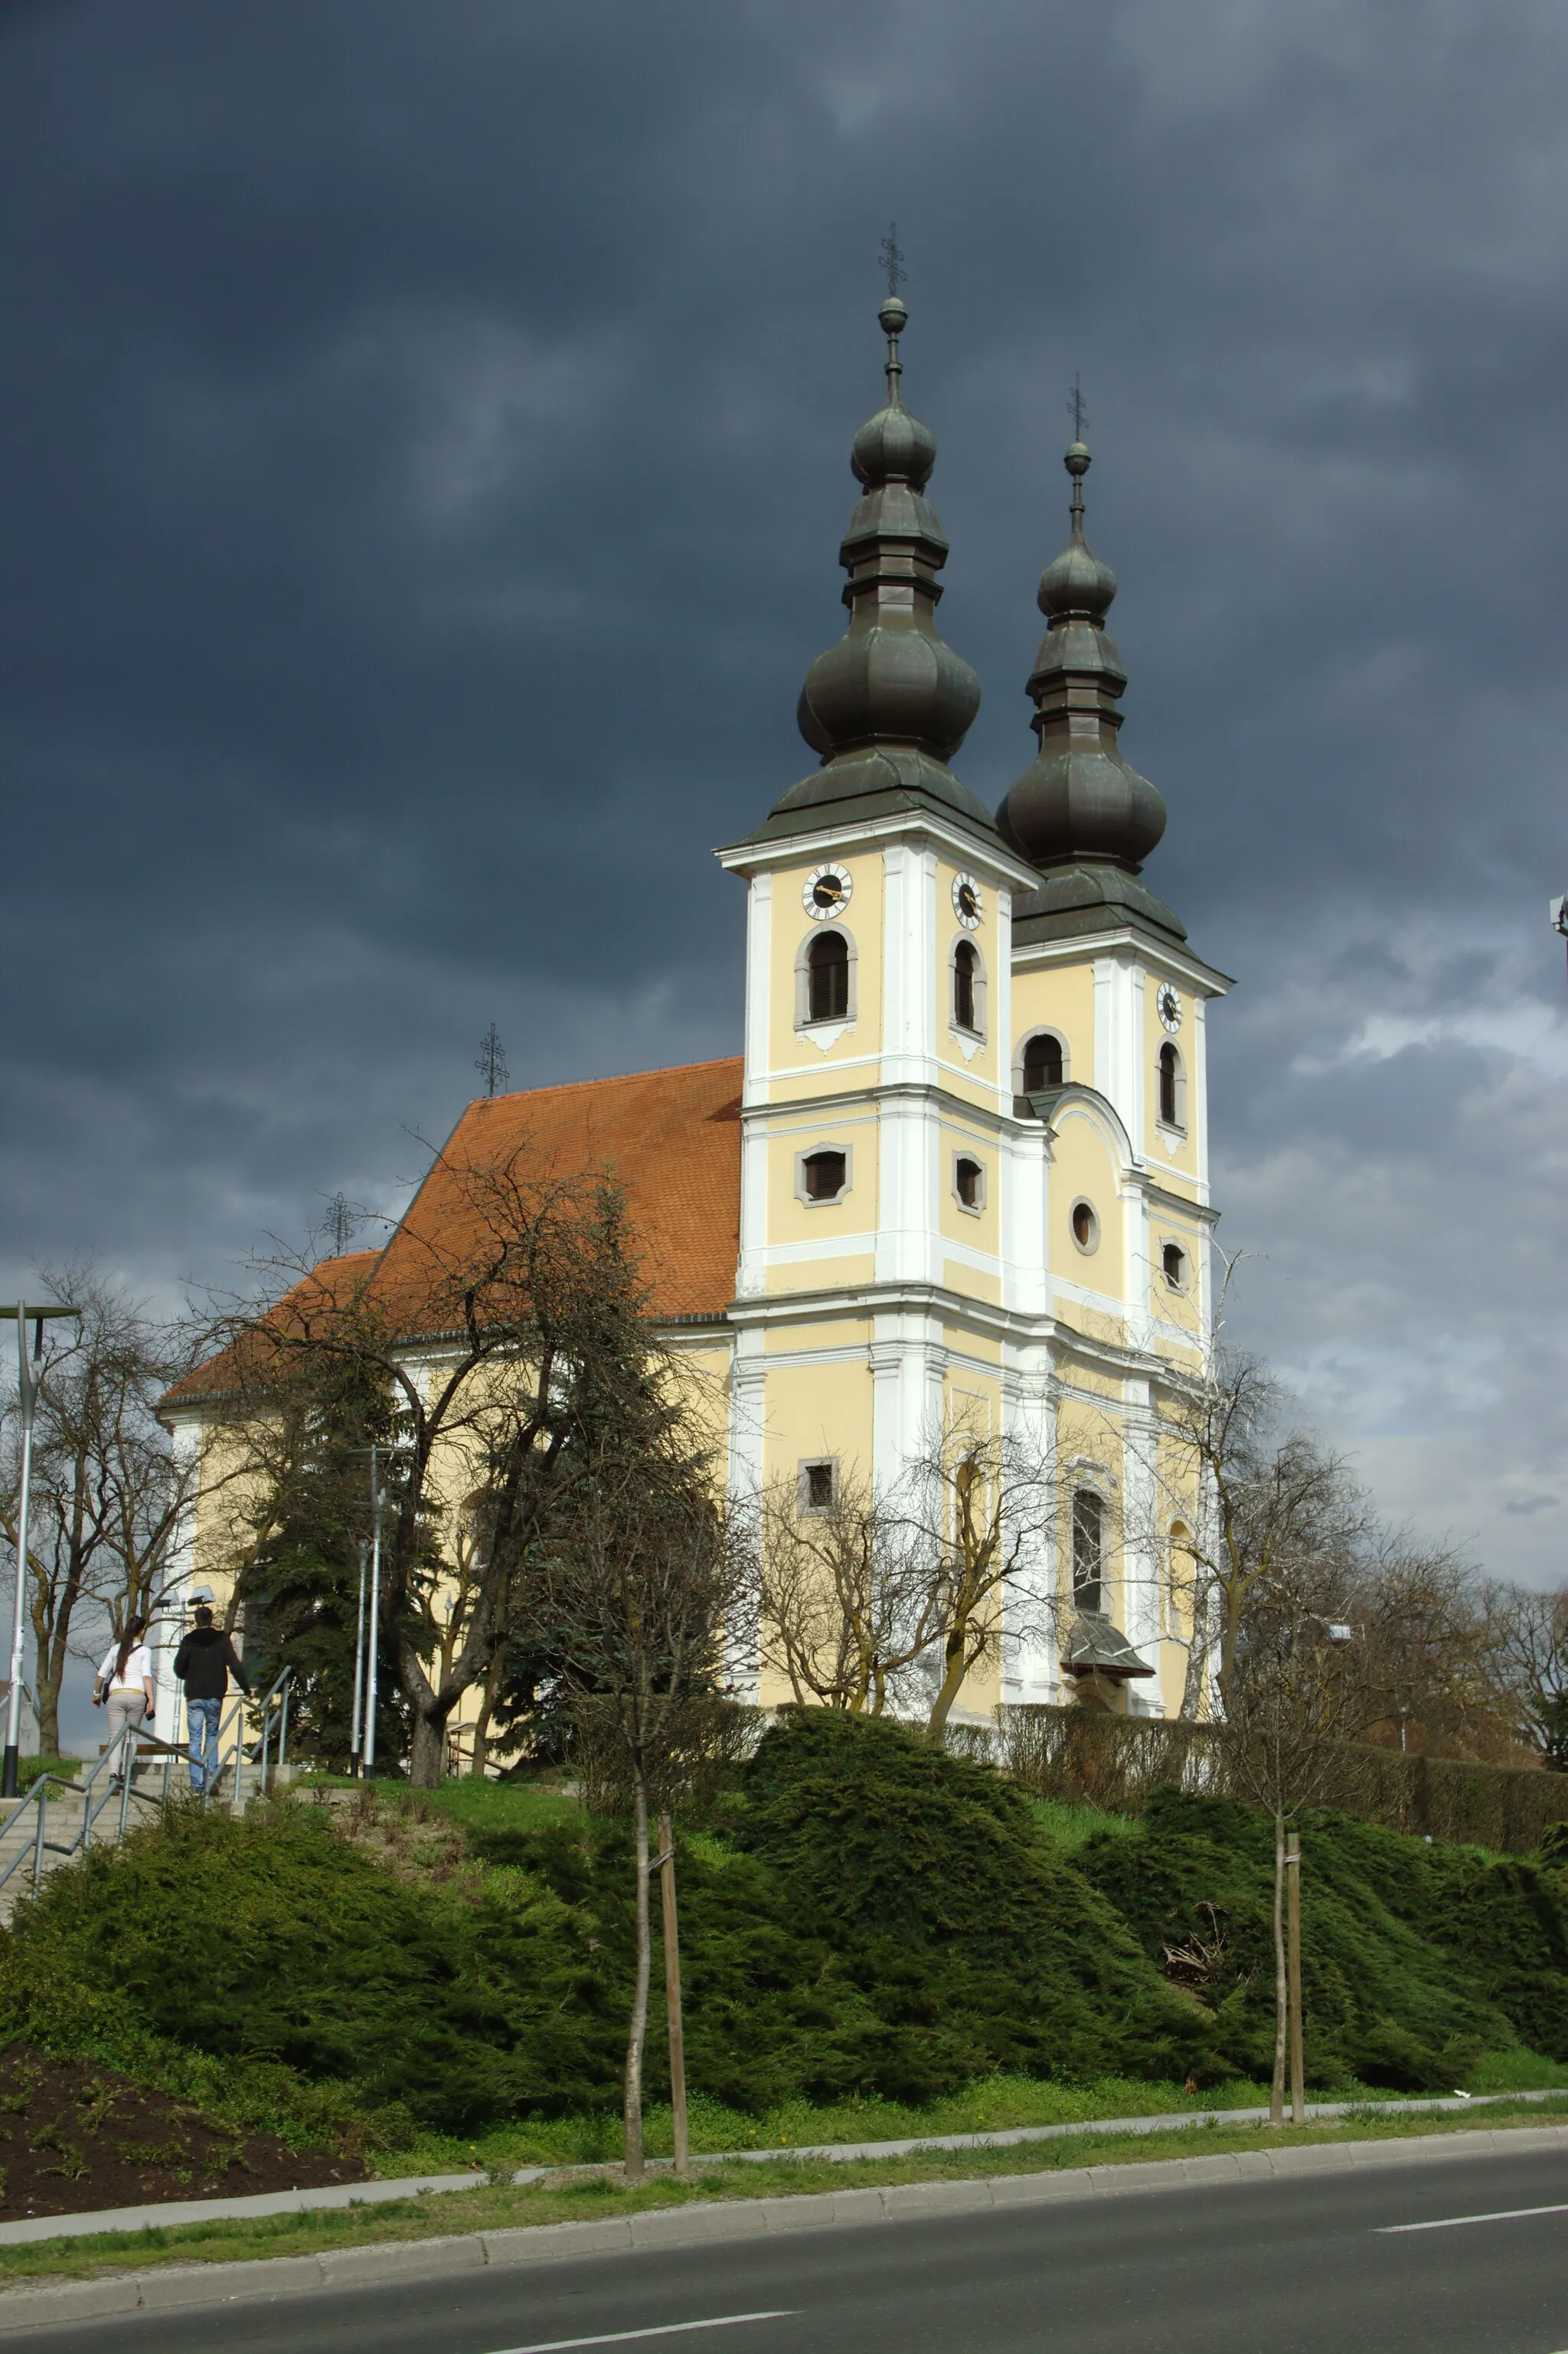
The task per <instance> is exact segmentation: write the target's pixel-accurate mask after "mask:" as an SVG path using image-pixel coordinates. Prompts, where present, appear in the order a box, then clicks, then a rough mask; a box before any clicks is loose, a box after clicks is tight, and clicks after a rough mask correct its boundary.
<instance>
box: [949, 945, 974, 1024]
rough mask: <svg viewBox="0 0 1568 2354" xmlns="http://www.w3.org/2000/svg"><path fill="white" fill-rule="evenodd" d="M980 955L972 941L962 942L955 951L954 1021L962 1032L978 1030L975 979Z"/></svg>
mask: <svg viewBox="0 0 1568 2354" xmlns="http://www.w3.org/2000/svg"><path fill="white" fill-rule="evenodd" d="M979 971H980V954H979V951H978V950H977V949H976V948H975V945H974V943H973V941H972V940H960V941H959V945H958V947H957V948H956V949H954V950H953V1019H954V1021H955V1022H956V1023H958V1025H959V1029H960V1030H978V1029H979V1027H980V1024H979V1023H978V1022H977V1021H976V1019H975V977H976V975H977V974H978V972H979Z"/></svg>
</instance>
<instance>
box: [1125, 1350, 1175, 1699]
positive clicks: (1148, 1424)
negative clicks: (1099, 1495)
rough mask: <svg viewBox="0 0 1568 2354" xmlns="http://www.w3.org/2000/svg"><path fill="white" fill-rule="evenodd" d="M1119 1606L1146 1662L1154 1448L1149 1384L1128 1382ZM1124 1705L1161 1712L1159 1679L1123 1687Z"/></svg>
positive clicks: (1155, 1602)
mask: <svg viewBox="0 0 1568 2354" xmlns="http://www.w3.org/2000/svg"><path fill="white" fill-rule="evenodd" d="M1122 1432H1123V1437H1122V1579H1123V1585H1122V1596H1123V1601H1122V1608H1123V1613H1124V1616H1123V1620H1122V1625H1123V1630H1124V1632H1125V1633H1126V1635H1127V1638H1128V1642H1129V1643H1130V1644H1131V1645H1132V1648H1133V1649H1134V1650H1135V1651H1137V1652H1139V1654H1140V1655H1141V1657H1142V1658H1143V1659H1144V1660H1145V1661H1146V1663H1147V1664H1148V1665H1149V1666H1150V1667H1153V1666H1155V1665H1156V1664H1157V1663H1158V1660H1159V1658H1160V1584H1159V1580H1160V1566H1161V1558H1162V1553H1163V1546H1162V1544H1161V1543H1160V1525H1159V1523H1160V1509H1159V1507H1160V1498H1159V1492H1158V1488H1157V1484H1156V1476H1155V1475H1156V1465H1155V1459H1154V1451H1155V1446H1156V1440H1157V1425H1156V1421H1155V1416H1154V1407H1153V1402H1152V1398H1151V1394H1150V1384H1149V1383H1148V1382H1147V1381H1136V1380H1134V1381H1128V1383H1127V1384H1125V1386H1124V1388H1123V1392H1122ZM1128 1711H1129V1712H1130V1713H1132V1714H1135V1715H1138V1716H1162V1715H1163V1714H1164V1712H1165V1703H1164V1701H1163V1699H1162V1697H1161V1694H1160V1685H1159V1681H1158V1680H1156V1681H1152V1682H1150V1683H1143V1682H1138V1683H1134V1684H1129V1685H1128Z"/></svg>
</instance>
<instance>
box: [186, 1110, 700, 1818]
mask: <svg viewBox="0 0 1568 2354" xmlns="http://www.w3.org/2000/svg"><path fill="white" fill-rule="evenodd" d="M270 1273H271V1275H272V1277H273V1286H272V1288H273V1290H274V1292H276V1291H278V1290H279V1289H281V1286H280V1285H279V1284H278V1282H277V1278H278V1277H280V1276H283V1277H286V1278H289V1279H290V1281H289V1288H288V1289H287V1292H286V1294H285V1295H284V1296H282V1297H281V1298H278V1297H274V1298H273V1299H270V1301H268V1302H266V1303H264V1304H263V1305H262V1306H261V1307H260V1309H256V1308H250V1309H247V1310H242V1311H241V1312H240V1313H239V1314H238V1316H229V1317H227V1318H225V1319H223V1320H220V1322H219V1325H218V1326H217V1330H216V1332H215V1335H214V1337H215V1339H217V1340H218V1341H221V1342H222V1343H223V1346H222V1349H221V1353H220V1355H219V1358H218V1360H217V1363H216V1364H215V1365H214V1366H213V1367H212V1369H211V1373H210V1380H211V1383H212V1390H213V1400H212V1403H211V1405H210V1406H209V1412H210V1413H211V1414H212V1415H213V1416H215V1417H216V1419H217V1424H218V1435H219V1437H221V1440H222V1442H223V1445H224V1447H226V1449H227V1459H228V1462H229V1467H230V1469H229V1478H230V1488H231V1492H232V1494H233V1495H234V1497H235V1499H236V1504H235V1512H234V1527H233V1538H232V1541H233V1543H234V1548H235V1550H236V1552H237V1553H238V1556H239V1558H240V1559H241V1560H244V1559H245V1558H246V1557H247V1547H249V1551H250V1553H251V1554H252V1555H253V1554H254V1553H255V1552H256V1549H257V1548H258V1547H259V1546H264V1545H267V1544H270V1543H275V1542H276V1538H277V1533H278V1532H279V1530H280V1528H281V1527H282V1526H284V1525H285V1524H286V1522H287V1519H288V1515H289V1513H290V1511H291V1509H292V1508H293V1506H294V1505H295V1503H296V1502H297V1501H298V1500H299V1499H300V1498H301V1496H302V1494H305V1493H306V1492H308V1490H310V1487H311V1484H312V1483H313V1481H319V1480H320V1479H321V1478H322V1477H323V1432H329V1433H330V1432H331V1431H332V1430H333V1429H334V1427H335V1428H336V1429H337V1431H338V1435H339V1439H340V1442H341V1443H340V1446H339V1449H338V1452H339V1454H340V1455H341V1454H342V1453H343V1452H344V1451H348V1452H352V1450H353V1447H355V1446H356V1445H357V1446H363V1445H366V1444H368V1443H371V1442H372V1441H374V1440H376V1439H377V1438H379V1439H380V1441H381V1443H382V1444H384V1445H387V1446H388V1447H389V1448H390V1450H391V1451H390V1456H389V1460H390V1463H391V1465H392V1478H391V1480H390V1509H389V1516H388V1522H387V1542H386V1549H385V1553H384V1560H383V1584H382V1607H383V1612H384V1615H385V1618H386V1622H387V1625H388V1627H389V1628H391V1630H392V1633H393V1636H394V1639H395V1644H396V1650H397V1665H398V1680H399V1683H400V1686H401V1689H402V1691H403V1694H404V1696H405V1698H406V1700H407V1702H408V1711H409V1715H410V1727H411V1730H410V1755H409V1777H410V1779H411V1780H412V1781H413V1782H414V1783H415V1784H416V1785H417V1786H418V1787H431V1786H433V1785H434V1784H435V1783H436V1782H437V1781H439V1780H440V1777H441V1775H442V1773H443V1771H444V1769H445V1763H446V1729H447V1724H448V1722H449V1720H450V1716H451V1714H452V1712H453V1710H454V1709H455V1708H456V1707H457V1705H458V1703H459V1702H460V1701H461V1699H462V1697H463V1695H464V1694H465V1693H466V1692H468V1691H470V1690H471V1689H472V1688H473V1687H474V1686H475V1685H476V1684H479V1685H483V1684H484V1682H485V1681H486V1679H487V1677H488V1676H489V1674H490V1671H491V1670H492V1668H493V1664H494V1659H495V1655H496V1651H497V1649H498V1648H499V1647H501V1646H503V1644H504V1643H505V1642H506V1641H507V1640H508V1639H509V1637H510V1635H511V1633H512V1632H513V1625H512V1621H513V1617H514V1614H515V1613H516V1612H517V1611H519V1610H522V1609H524V1608H525V1607H526V1606H527V1581H526V1578H525V1577H524V1575H523V1574H522V1573H523V1571H524V1567H525V1565H526V1564H527V1563H528V1561H529V1559H530V1557H531V1555H532V1554H533V1553H535V1551H536V1549H537V1548H538V1546H539V1545H540V1544H541V1543H544V1542H545V1541H546V1538H547V1537H548V1536H549V1535H550V1534H551V1532H552V1531H553V1528H554V1524H555V1516H556V1513H557V1512H558V1511H560V1510H561V1509H562V1508H563V1500H564V1499H565V1498H566V1496H567V1492H568V1490H569V1489H570V1487H571V1483H572V1479H573V1476H574V1473H573V1466H572V1461H571V1459H570V1458H572V1457H573V1455H574V1453H577V1452H581V1451H582V1450H583V1449H584V1448H591V1447H592V1446H593V1445H594V1444H595V1443H596V1438H597V1433H598V1432H599V1428H600V1427H601V1426H604V1425H605V1424H606V1423H607V1422H611V1421H613V1420H614V1418H615V1417H616V1416H618V1415H619V1414H620V1411H621V1408H622V1406H623V1405H624V1402H625V1399H626V1396H627V1394H629V1392H630V1391H631V1390H633V1389H635V1388H637V1386H638V1385H639V1384H646V1383H648V1382H649V1381H657V1380H659V1379H661V1378H662V1375H660V1374H658V1373H656V1372H655V1371H654V1370H653V1368H654V1365H655V1361H656V1360H657V1356H658V1352H657V1351H656V1350H655V1349H654V1348H653V1345H652V1336H651V1333H650V1331H649V1329H648V1327H647V1324H646V1322H645V1320H644V1296H643V1290H642V1286H641V1279H640V1278H639V1276H638V1273H637V1269H636V1266H635V1261H634V1256H633V1250H632V1245H631V1239H630V1235H629V1233H628V1230H627V1225H626V1218H625V1211H624V1205H623V1203H622V1201H621V1198H620V1193H618V1191H617V1189H616V1188H615V1187H614V1185H613V1184H612V1183H611V1182H609V1180H608V1179H607V1178H605V1177H603V1176H596V1175H594V1174H592V1173H591V1172H590V1173H588V1174H581V1173H578V1172H572V1173H570V1174H569V1175H567V1176H566V1177H557V1176H556V1175H555V1174H554V1173H553V1172H550V1171H549V1170H548V1169H547V1168H546V1169H541V1167H540V1165H539V1162H538V1160H537V1158H536V1157H535V1155H534V1154H532V1153H531V1152H530V1150H528V1148H527V1147H526V1145H520V1146H518V1147H517V1148H516V1149H515V1150H510V1151H508V1152H507V1153H505V1154H504V1155H503V1156H502V1157H500V1158H498V1159H496V1160H495V1161H488V1162H482V1163H480V1162H471V1163H461V1164H460V1163H457V1162H454V1161H444V1160H443V1161H438V1163H437V1165H436V1168H435V1170H434V1171H433V1172H432V1173H431V1176H430V1177H429V1178H427V1180H426V1182H425V1186H424V1187H423V1188H422V1189H421V1193H420V1195H419V1197H418V1201H417V1202H416V1204H415V1205H414V1208H413V1209H412V1210H411V1211H410V1213H409V1215H408V1218H407V1219H406V1220H405V1221H404V1224H403V1225H402V1227H401V1228H400V1229H399V1233H398V1236H397V1244H396V1246H395V1247H394V1250H393V1251H392V1252H389V1253H388V1254H387V1257H386V1258H385V1259H383V1260H381V1261H379V1262H374V1263H373V1262H372V1261H371V1259H370V1257H369V1256H368V1255H366V1260H365V1262H364V1263H363V1265H361V1264H359V1263H357V1262H354V1261H350V1262H349V1263H348V1272H347V1274H346V1276H344V1277H342V1278H340V1277H339V1276H338V1275H334V1273H333V1271H332V1270H331V1268H330V1267H329V1268H328V1269H327V1270H324V1271H323V1272H319V1273H318V1272H314V1271H313V1269H312V1268H310V1267H307V1266H305V1265H303V1264H302V1263H301V1262H299V1261H290V1260H288V1259H284V1260H281V1261H277V1262H274V1263H273V1264H272V1267H271V1268H270ZM334 1417H335V1418H336V1420H335V1424H334ZM355 1430H357V1437H354V1436H353V1433H354V1431H355ZM237 1464H243V1465H247V1466H249V1478H246V1477H242V1476H237V1475H236V1474H237ZM361 1476H362V1477H363V1474H361ZM476 1495H477V1496H479V1497H480V1498H482V1521H483V1541H482V1543H477V1544H476V1543H472V1542H471V1536H472V1532H473V1529H474V1526H475V1522H474V1521H473V1518H472V1515H473V1513H474V1511H475V1510H476V1506H475V1503H474V1499H475V1497H476ZM247 1515H249V1521H248V1522H247ZM460 1553H461V1559H460V1558H459V1557H458V1556H459V1554H460Z"/></svg>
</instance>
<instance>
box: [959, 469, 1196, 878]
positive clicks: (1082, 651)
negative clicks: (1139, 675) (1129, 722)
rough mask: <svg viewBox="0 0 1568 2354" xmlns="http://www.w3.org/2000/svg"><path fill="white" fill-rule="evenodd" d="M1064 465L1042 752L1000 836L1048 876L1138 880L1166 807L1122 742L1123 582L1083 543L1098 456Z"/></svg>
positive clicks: (1037, 666)
mask: <svg viewBox="0 0 1568 2354" xmlns="http://www.w3.org/2000/svg"><path fill="white" fill-rule="evenodd" d="M1063 462H1064V463H1065V466H1066V469H1067V472H1068V473H1069V474H1070V475H1071V476H1072V478H1073V503H1072V531H1071V535H1070V537H1069V539H1068V542H1067V545H1066V546H1065V548H1064V549H1063V551H1062V553H1061V555H1060V556H1059V557H1057V558H1056V560H1055V562H1054V564H1049V565H1047V566H1046V567H1045V570H1044V573H1043V574H1042V575H1041V579H1040V596H1039V604H1040V610H1041V611H1042V612H1043V613H1044V615H1045V618H1046V620H1047V621H1048V623H1049V624H1050V626H1049V628H1048V629H1047V631H1046V632H1045V636H1044V642H1042V644H1041V648H1040V652H1039V653H1038V655H1037V656H1036V657H1035V663H1034V669H1033V673H1032V675H1031V677H1030V681H1029V693H1030V694H1031V695H1033V698H1034V705H1035V713H1034V718H1033V722H1032V723H1031V724H1032V725H1033V729H1034V732H1035V734H1036V736H1037V737H1039V739H1040V750H1039V753H1038V755H1037V757H1036V758H1035V759H1034V760H1033V763H1032V765H1031V766H1030V767H1029V768H1027V769H1025V770H1024V772H1023V774H1022V776H1021V777H1020V778H1019V779H1018V781H1017V783H1016V784H1015V785H1014V786H1013V788H1012V791H1011V792H1010V793H1009V794H1008V796H1007V799H1006V800H1005V801H1003V802H1002V805H1001V808H1000V809H999V810H998V811H997V813H996V822H997V829H998V831H999V832H1001V835H1002V837H1003V839H1004V840H1005V841H1007V842H1009V843H1012V845H1013V847H1014V848H1015V849H1018V850H1021V851H1022V853H1023V855H1024V856H1025V858H1027V859H1028V860H1029V862H1030V864H1032V865H1033V866H1037V867H1040V868H1042V869H1043V870H1045V871H1046V873H1047V875H1048V877H1049V875H1050V874H1051V873H1053V872H1054V870H1057V869H1059V868H1063V867H1068V866H1072V867H1086V868H1091V869H1092V868H1097V867H1101V866H1106V865H1108V866H1110V867H1112V868H1119V869H1120V870H1121V871H1122V873H1124V874H1126V875H1136V874H1137V873H1138V871H1139V864H1140V862H1141V861H1142V860H1143V859H1144V858H1146V857H1147V856H1148V854H1149V853H1150V851H1151V850H1152V849H1153V848H1154V845H1155V843H1157V842H1158V841H1159V840H1160V835H1161V834H1162V833H1163V832H1164V831H1165V803H1164V802H1163V801H1161V799H1160V795H1159V794H1158V793H1157V792H1156V790H1155V789H1154V787H1153V786H1152V785H1151V784H1150V782H1149V779H1147V778H1146V777H1140V776H1139V774H1138V772H1137V770H1136V769H1130V768H1128V764H1127V762H1126V761H1125V760H1124V759H1123V758H1122V756H1121V753H1120V750H1119V749H1118V745H1117V731H1118V728H1119V727H1120V726H1121V714H1120V712H1119V711H1118V709H1117V707H1116V706H1117V705H1118V702H1119V700H1120V698H1121V694H1122V690H1123V688H1124V687H1125V686H1126V684H1127V673H1126V672H1125V671H1124V670H1123V669H1122V666H1121V657H1120V655H1119V654H1118V652H1117V650H1116V647H1115V645H1114V644H1113V643H1112V642H1111V640H1110V638H1109V637H1108V636H1107V632H1106V628H1105V617H1106V615H1107V612H1108V611H1109V610H1110V606H1111V602H1112V599H1114V598H1115V596H1116V575H1115V573H1114V572H1113V571H1112V570H1111V568H1110V567H1109V565H1108V564H1102V563H1101V562H1100V559H1099V557H1097V555H1096V554H1095V552H1094V550H1093V549H1092V548H1091V547H1090V546H1089V544H1088V542H1087V540H1086V538H1085V537H1084V491H1083V482H1084V476H1085V475H1086V473H1087V472H1088V469H1089V453H1088V451H1087V450H1086V448H1085V447H1084V445H1083V443H1082V442H1081V441H1075V442H1074V443H1073V446H1072V448H1071V449H1070V450H1069V451H1067V454H1066V457H1065V460H1064V461H1063ZM1102 896H1108V897H1112V898H1115V899H1122V898H1124V897H1127V896H1128V895H1127V894H1125V893H1123V892H1121V891H1119V890H1117V891H1112V892H1110V893H1108V894H1102ZM1134 896H1136V897H1137V898H1139V899H1141V898H1143V897H1145V896H1147V895H1145V894H1143V893H1141V892H1139V893H1137V894H1136V895H1134ZM1150 906H1151V907H1158V906H1159V902H1158V901H1151V902H1150ZM1161 913H1162V914H1163V915H1164V916H1166V917H1169V915H1170V911H1169V909H1164V910H1161ZM1171 922H1172V923H1173V922H1174V918H1171Z"/></svg>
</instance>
